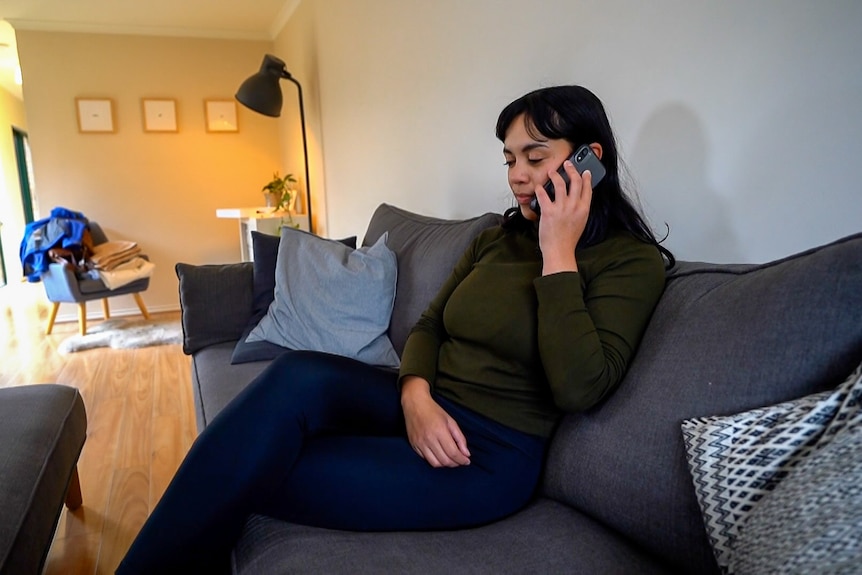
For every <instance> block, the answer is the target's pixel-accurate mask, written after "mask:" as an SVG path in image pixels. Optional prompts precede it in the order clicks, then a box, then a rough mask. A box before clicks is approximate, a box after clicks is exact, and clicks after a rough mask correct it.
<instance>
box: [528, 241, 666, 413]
mask: <svg viewBox="0 0 862 575" xmlns="http://www.w3.org/2000/svg"><path fill="white" fill-rule="evenodd" d="M603 244H609V245H606V246H604V245H603ZM603 244H599V246H595V247H593V248H588V249H587V250H585V254H584V255H585V256H586V257H584V258H583V259H582V258H581V255H580V254H579V257H578V262H579V263H578V267H579V270H580V271H579V272H562V273H558V274H553V275H549V276H544V277H539V278H536V279H535V280H534V282H533V283H534V287H535V289H536V295H537V300H538V344H539V354H540V357H541V361H542V366H543V367H544V370H545V375H546V377H547V380H548V384H549V385H550V388H551V393H552V396H553V400H554V403H555V404H556V405H557V407H558V408H560V409H562V410H563V411H566V412H577V411H582V410H585V409H588V408H590V407H592V406H593V405H595V404H597V403H598V402H599V401H601V400H602V399H603V398H604V397H605V396H607V394H608V393H609V392H610V391H611V390H613V389H614V388H615V387H616V386H617V384H619V382H620V381H621V379H622V377H623V375H624V374H625V372H626V369H627V368H628V364H629V362H630V360H631V358H632V356H633V355H634V352H635V350H636V349H637V346H638V344H639V342H640V339H641V337H642V336H643V332H644V331H645V329H646V326H647V323H648V322H649V318H650V316H651V315H652V311H653V309H654V307H655V305H656V304H657V302H658V299H659V297H660V296H661V293H662V291H663V289H664V280H665V271H664V262H663V260H662V258H661V255H660V253H659V252H658V250H657V249H656V248H655V247H653V246H650V245H648V244H643V243H641V242H637V241H635V240H633V239H631V238H623V239H622V241H620V240H614V241H611V242H603ZM600 249H603V250H604V251H605V253H606V254H610V255H609V256H608V255H605V256H598V257H590V255H588V254H587V253H586V252H589V250H600ZM582 261H583V262H584V263H583V264H582V263H581V262H582Z"/></svg>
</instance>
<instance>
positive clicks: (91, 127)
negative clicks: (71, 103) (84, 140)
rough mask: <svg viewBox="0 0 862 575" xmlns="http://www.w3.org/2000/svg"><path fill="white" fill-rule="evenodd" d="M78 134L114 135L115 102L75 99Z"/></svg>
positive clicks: (104, 99) (105, 99) (107, 99)
mask: <svg viewBox="0 0 862 575" xmlns="http://www.w3.org/2000/svg"><path fill="white" fill-rule="evenodd" d="M75 110H76V112H77V114H76V116H77V119H78V132H80V133H82V134H113V133H114V132H115V131H116V130H115V128H114V101H113V100H111V99H110V98H83V97H80V98H75Z"/></svg>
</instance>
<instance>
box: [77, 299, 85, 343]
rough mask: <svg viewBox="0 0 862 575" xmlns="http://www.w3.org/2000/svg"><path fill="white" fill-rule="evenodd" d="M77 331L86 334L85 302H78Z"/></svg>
mask: <svg viewBox="0 0 862 575" xmlns="http://www.w3.org/2000/svg"><path fill="white" fill-rule="evenodd" d="M78 333H80V334H81V335H87V302H85V301H82V302H81V303H79V304H78Z"/></svg>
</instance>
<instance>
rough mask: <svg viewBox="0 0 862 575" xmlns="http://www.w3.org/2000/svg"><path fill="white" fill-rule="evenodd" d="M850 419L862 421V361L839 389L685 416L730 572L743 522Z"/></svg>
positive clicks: (689, 452) (703, 498)
mask: <svg viewBox="0 0 862 575" xmlns="http://www.w3.org/2000/svg"><path fill="white" fill-rule="evenodd" d="M849 425H862V364H860V365H859V366H857V368H856V369H855V370H854V371H853V373H852V374H851V375H850V376H849V377H848V378H847V379H846V380H845V381H844V382H843V383H842V384H841V385H839V386H838V387H836V388H835V389H834V390H833V391H827V392H823V393H818V394H815V395H810V396H807V397H804V398H801V399H798V400H795V401H791V402H786V403H780V404H777V405H773V406H770V407H764V408H760V409H755V410H752V411H747V412H744V413H739V414H736V415H730V416H715V417H701V418H694V419H689V420H685V421H683V423H682V433H683V439H684V440H685V446H686V456H687V459H688V465H689V469H690V471H691V474H692V479H693V481H694V487H695V491H696V494H697V499H698V503H699V505H700V508H701V512H702V513H703V518H704V523H705V524H706V530H707V533H708V535H709V538H710V542H711V543H712V548H713V552H714V553H715V558H716V561H717V562H718V565H719V567H720V568H721V570H722V571H723V572H725V573H729V572H731V571H730V567H729V565H730V557H731V555H732V553H733V549H734V544H735V541H736V538H737V536H738V533H739V527H740V525H742V524H743V523H744V522H745V520H746V518H747V517H748V516H749V514H750V513H751V511H752V509H753V508H754V507H755V506H756V504H757V503H758V502H759V501H760V500H761V499H762V498H763V497H764V496H765V495H767V494H768V493H770V492H771V491H772V490H774V489H775V487H776V485H778V483H779V482H781V481H782V480H784V479H785V478H786V477H788V475H789V474H790V473H791V472H792V471H793V469H794V468H795V467H797V466H798V465H799V464H800V463H801V462H802V461H804V460H805V459H806V458H807V457H809V456H810V455H811V454H812V453H814V452H815V451H817V450H819V449H821V448H822V447H823V446H825V445H827V444H829V442H830V441H831V440H832V439H833V438H834V437H835V436H836V434H838V433H839V432H841V431H842V430H843V429H845V428H847V427H848V426H849Z"/></svg>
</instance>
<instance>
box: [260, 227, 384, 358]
mask: <svg viewBox="0 0 862 575" xmlns="http://www.w3.org/2000/svg"><path fill="white" fill-rule="evenodd" d="M397 275H398V265H397V261H396V258H395V254H394V253H393V252H392V251H391V250H390V249H389V248H387V247H386V235H385V234H384V235H383V236H382V237H381V238H380V239H379V240H378V241H377V242H376V243H375V244H374V245H372V246H370V247H363V248H360V249H357V250H353V249H351V248H350V247H348V246H346V245H344V244H342V243H340V242H337V241H334V240H327V239H324V238H320V237H317V236H315V235H312V234H309V233H306V232H303V231H301V230H295V229H292V228H285V229H284V230H283V231H282V235H281V242H280V243H279V249H278V260H277V263H276V271H275V298H274V300H273V302H272V304H271V305H270V307H269V310H268V311H267V313H266V315H265V316H264V317H263V318H262V319H261V320H260V323H258V325H257V327H255V328H254V329H253V330H252V331H251V333H250V334H249V336H248V338H247V341H249V342H253V341H262V340H265V341H268V342H270V343H274V344H276V345H280V346H282V347H285V348H288V349H307V350H314V351H324V352H328V353H333V354H337V355H342V356H346V357H351V358H354V359H357V360H359V361H363V362H365V363H368V364H372V365H381V366H388V367H395V366H397V365H398V364H399V359H398V355H397V354H396V353H395V350H394V349H393V347H392V343H391V342H390V341H389V337H388V336H387V334H386V331H387V329H388V327H389V319H390V317H391V315H392V306H393V303H394V301H395V285H396V281H397Z"/></svg>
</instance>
